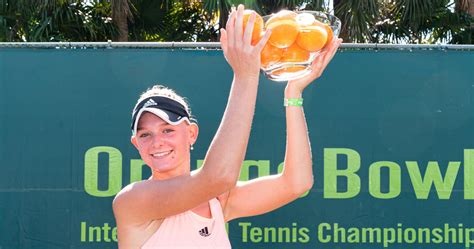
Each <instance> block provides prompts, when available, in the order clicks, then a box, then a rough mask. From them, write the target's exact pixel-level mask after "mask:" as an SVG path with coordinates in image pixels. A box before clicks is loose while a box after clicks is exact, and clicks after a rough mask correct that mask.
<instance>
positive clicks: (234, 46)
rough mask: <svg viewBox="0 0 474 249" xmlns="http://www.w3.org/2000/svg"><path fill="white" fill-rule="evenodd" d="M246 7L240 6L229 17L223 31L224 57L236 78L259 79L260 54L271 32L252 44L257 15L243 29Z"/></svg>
mask: <svg viewBox="0 0 474 249" xmlns="http://www.w3.org/2000/svg"><path fill="white" fill-rule="evenodd" d="M243 16H244V6H243V5H242V4H240V5H239V6H238V7H237V10H234V11H232V12H231V14H230V15H229V20H228V21H227V24H226V28H225V29H221V30H220V31H221V38H220V42H221V47H222V50H223V52H224V56H225V58H226V60H227V62H228V63H229V65H230V66H231V67H232V70H233V71H234V74H235V76H237V77H238V78H240V77H251V78H257V79H258V76H259V74H260V52H261V51H262V49H263V47H264V46H265V44H266V42H267V41H268V39H269V38H270V34H271V31H270V30H267V31H266V32H265V34H264V35H263V36H262V37H261V39H260V41H259V42H258V43H257V44H256V45H255V46H253V45H252V44H251V39H252V32H253V27H254V23H255V19H256V16H255V13H254V14H252V15H251V16H250V18H249V20H248V23H247V25H246V27H245V30H244V28H243V26H244V24H243V18H244V17H243Z"/></svg>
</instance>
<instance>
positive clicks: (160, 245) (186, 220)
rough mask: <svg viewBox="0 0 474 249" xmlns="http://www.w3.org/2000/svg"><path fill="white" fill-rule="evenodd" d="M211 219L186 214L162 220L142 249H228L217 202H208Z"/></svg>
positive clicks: (220, 211)
mask: <svg viewBox="0 0 474 249" xmlns="http://www.w3.org/2000/svg"><path fill="white" fill-rule="evenodd" d="M209 205H210V207H211V214H212V218H210V219H209V218H205V217H202V216H199V215H197V214H195V213H193V212H192V211H191V210H188V211H186V212H184V213H180V214H177V215H174V216H170V217H167V218H165V220H164V221H163V223H161V226H160V228H158V230H157V231H156V232H155V234H153V235H152V236H151V237H150V239H148V240H147V242H145V244H144V245H143V246H142V249H171V248H173V249H191V248H193V249H197V248H201V249H204V248H206V249H230V248H231V245H230V242H229V237H228V235H227V232H226V229H225V222H224V216H223V214H222V208H221V204H220V202H219V200H217V199H216V198H214V199H212V200H210V201H209Z"/></svg>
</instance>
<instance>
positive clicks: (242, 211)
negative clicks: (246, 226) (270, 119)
mask: <svg viewBox="0 0 474 249" xmlns="http://www.w3.org/2000/svg"><path fill="white" fill-rule="evenodd" d="M341 41H342V40H340V39H334V40H333V41H332V43H331V45H330V46H329V47H328V49H327V50H326V51H324V52H322V55H321V56H319V57H318V58H317V59H316V60H315V61H314V62H313V64H312V73H311V74H310V75H308V76H306V77H303V78H301V79H298V80H294V81H290V82H288V84H287V87H286V88H285V98H301V97H302V94H303V90H304V89H305V88H306V87H307V86H308V85H309V84H310V83H311V82H313V81H314V80H315V79H316V78H318V77H319V76H321V74H322V72H323V71H324V69H325V67H326V66H327V64H328V63H329V62H330V60H331V59H332V57H333V56H334V54H335V53H336V50H337V48H338V47H339V45H340V43H341ZM285 111H286V126H287V128H286V129H287V136H286V151H285V167H284V170H283V172H282V173H281V174H279V175H274V176H267V177H261V178H257V179H254V180H251V181H248V182H239V183H238V185H237V187H235V188H234V189H232V190H231V191H230V194H229V200H228V202H227V209H226V210H225V216H226V219H227V220H232V219H235V218H239V217H245V216H253V215H259V214H263V213H266V212H269V211H272V210H274V209H276V208H278V207H281V206H283V205H285V204H287V203H288V202H290V201H292V200H294V199H296V198H298V197H299V196H301V195H302V194H303V193H304V192H306V191H307V190H309V189H310V188H311V187H312V185H313V168H312V158H311V146H310V141H309V137H308V128H307V124H306V120H305V117H304V110H303V107H301V106H288V107H286V110H285Z"/></svg>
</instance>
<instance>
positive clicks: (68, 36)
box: [0, 0, 117, 42]
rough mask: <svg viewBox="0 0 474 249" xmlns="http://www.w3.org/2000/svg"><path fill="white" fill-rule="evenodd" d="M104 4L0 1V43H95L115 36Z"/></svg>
mask: <svg viewBox="0 0 474 249" xmlns="http://www.w3.org/2000/svg"><path fill="white" fill-rule="evenodd" d="M109 16H110V3H109V2H107V1H104V0H102V1H91V2H90V4H86V3H84V2H83V1H79V0H76V1H70V0H53V1H51V0H49V1H48V0H38V1H32V0H16V1H15V0H0V25H1V27H0V40H1V41H29V42H53V41H95V40H107V39H111V38H112V36H114V34H115V33H116V32H117V31H116V28H115V26H114V25H113V24H112V23H111V18H110V17H109Z"/></svg>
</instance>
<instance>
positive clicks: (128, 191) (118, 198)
mask: <svg viewBox="0 0 474 249" xmlns="http://www.w3.org/2000/svg"><path fill="white" fill-rule="evenodd" d="M146 181H147V180H143V181H139V182H132V183H130V184H128V185H127V186H125V187H124V188H123V189H122V190H120V192H118V193H117V195H115V197H114V200H113V202H112V207H113V209H114V213H115V215H117V212H120V211H121V209H124V208H126V207H128V206H130V205H131V204H132V203H131V202H134V201H136V200H137V199H139V198H140V190H139V186H140V185H143V184H145V182H146Z"/></svg>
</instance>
